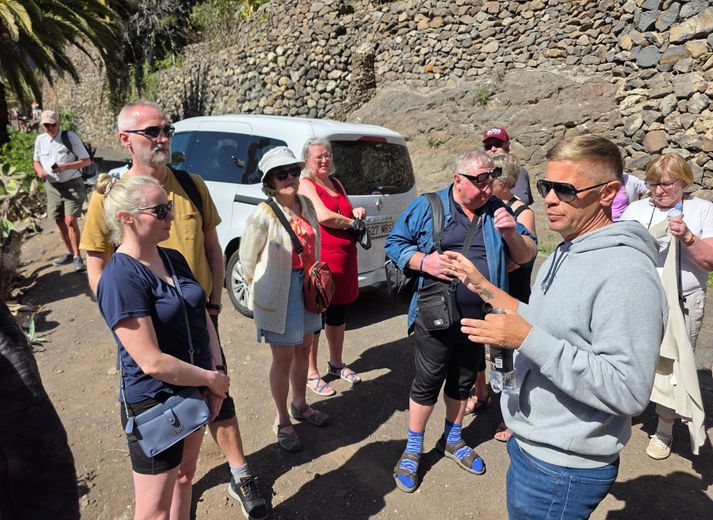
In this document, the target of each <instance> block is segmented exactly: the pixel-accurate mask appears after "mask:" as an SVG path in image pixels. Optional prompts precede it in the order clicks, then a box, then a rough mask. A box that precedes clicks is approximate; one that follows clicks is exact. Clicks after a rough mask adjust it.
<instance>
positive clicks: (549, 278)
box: [540, 242, 572, 294]
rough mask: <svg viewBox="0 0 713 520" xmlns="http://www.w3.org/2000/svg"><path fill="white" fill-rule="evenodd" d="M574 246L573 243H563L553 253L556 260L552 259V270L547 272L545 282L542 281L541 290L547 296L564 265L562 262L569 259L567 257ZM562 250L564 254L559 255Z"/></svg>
mask: <svg viewBox="0 0 713 520" xmlns="http://www.w3.org/2000/svg"><path fill="white" fill-rule="evenodd" d="M571 246H572V242H562V243H561V244H559V245H558V246H557V247H556V248H555V250H554V252H553V253H552V254H553V255H554V258H553V259H552V263H551V264H550V268H549V269H548V271H547V274H546V275H545V278H544V280H542V283H541V284H540V289H542V293H543V294H547V291H548V290H549V288H550V286H551V285H552V282H554V281H555V276H557V271H558V270H559V268H560V266H561V265H562V262H564V261H565V259H566V258H567V255H568V254H569V248H570V247H571ZM560 248H562V254H561V255H559V257H558V255H557V253H558V251H559V250H560Z"/></svg>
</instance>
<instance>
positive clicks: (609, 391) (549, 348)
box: [446, 135, 666, 520]
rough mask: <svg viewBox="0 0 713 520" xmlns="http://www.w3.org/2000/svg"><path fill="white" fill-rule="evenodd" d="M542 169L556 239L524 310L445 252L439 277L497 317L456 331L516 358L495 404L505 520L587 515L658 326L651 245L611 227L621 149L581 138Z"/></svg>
mask: <svg viewBox="0 0 713 520" xmlns="http://www.w3.org/2000/svg"><path fill="white" fill-rule="evenodd" d="M547 160H548V162H547V166H546V170H545V178H544V179H540V180H539V181H537V190H538V192H539V193H540V195H541V196H542V197H543V198H544V202H545V209H546V211H547V220H548V221H549V226H550V229H551V230H552V231H556V232H558V233H559V234H560V235H562V238H563V240H564V241H563V242H562V243H561V244H560V245H559V246H557V249H555V251H554V252H553V253H552V255H550V257H549V258H548V259H547V261H546V262H545V263H544V264H543V265H542V267H541V268H540V271H539V273H538V274H537V278H536V280H535V283H534V285H533V287H532V295H531V297H530V303H529V304H525V303H522V302H518V301H517V300H515V299H513V298H511V297H510V296H508V295H507V294H506V293H505V292H503V291H501V290H500V289H499V288H498V287H496V286H495V285H494V284H493V283H491V282H492V280H491V281H488V280H487V277H486V276H484V275H481V274H480V273H481V272H482V271H481V269H480V267H479V266H477V264H476V265H473V263H472V262H470V261H469V260H467V259H465V258H464V257H463V256H462V255H458V254H457V253H447V256H448V257H449V259H450V260H452V261H453V264H452V270H450V269H446V273H447V274H457V275H458V276H459V278H460V279H461V280H462V281H463V282H464V284H465V285H467V286H468V288H470V289H471V290H472V291H474V292H475V293H476V294H479V295H480V296H481V297H482V298H483V300H485V301H486V302H488V303H490V304H491V305H493V306H495V307H499V308H501V309H504V310H505V314H489V315H488V316H487V317H486V318H485V320H473V319H464V320H463V321H462V324H463V325H464V326H463V332H465V333H467V334H469V339H470V340H471V341H473V342H475V343H488V344H490V345H497V346H499V347H503V348H510V349H517V355H516V356H515V364H514V368H515V380H516V384H515V389H514V390H512V391H509V392H506V393H505V394H504V395H503V399H502V400H501V408H502V412H503V417H504V419H505V422H506V423H507V425H508V426H509V427H510V428H511V429H512V431H513V434H514V436H513V437H512V438H511V439H510V441H509V442H508V453H509V455H510V467H509V469H508V473H507V508H508V516H509V518H510V520H517V519H525V518H538V519H540V518H542V519H545V518H572V519H575V518H589V515H590V514H591V513H592V511H593V510H594V509H595V508H596V507H597V504H599V502H600V501H601V500H602V499H603V498H604V497H605V496H606V494H607V493H608V492H609V489H610V488H611V486H612V484H613V483H614V481H615V480H616V476H617V472H618V469H619V452H620V451H621V450H622V449H623V448H624V446H625V445H626V442H627V441H628V440H629V437H630V436H631V417H632V416H634V415H638V414H640V413H641V412H642V411H643V410H644V409H645V408H646V405H647V404H648V402H649V396H650V395H651V388H652V385H653V379H654V371H655V367H656V361H657V359H658V352H659V345H660V343H661V339H662V337H663V330H664V324H665V323H666V321H665V315H666V303H665V299H664V294H663V289H662V288H661V283H660V281H659V276H658V274H657V273H656V260H657V256H658V255H657V249H658V248H657V246H656V241H655V240H654V239H653V238H652V237H651V235H650V234H649V233H648V231H647V230H646V229H645V228H644V227H643V226H642V225H640V224H639V223H637V222H617V223H616V224H614V225H612V221H611V208H610V206H611V203H612V200H613V199H614V197H615V196H616V194H617V191H618V190H619V186H620V183H621V178H622V171H623V161H622V158H621V153H620V152H619V149H618V148H617V147H616V145H615V144H614V143H612V142H611V141H609V140H608V139H605V138H603V137H599V136H595V135H582V136H578V137H575V138H572V139H569V140H567V141H561V142H560V143H558V144H557V145H555V146H554V147H553V148H552V149H550V150H549V151H548V152H547ZM479 271H480V272H479Z"/></svg>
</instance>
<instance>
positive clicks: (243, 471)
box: [230, 462, 252, 483]
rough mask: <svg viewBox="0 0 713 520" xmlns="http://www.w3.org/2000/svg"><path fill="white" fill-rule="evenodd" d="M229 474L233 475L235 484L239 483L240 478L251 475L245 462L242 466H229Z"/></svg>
mask: <svg viewBox="0 0 713 520" xmlns="http://www.w3.org/2000/svg"><path fill="white" fill-rule="evenodd" d="M230 473H231V474H232V475H233V478H234V479H235V481H236V482H237V483H240V479H241V478H245V477H249V476H250V475H252V473H250V468H249V467H248V463H247V462H246V463H245V464H243V465H242V466H236V467H233V466H230Z"/></svg>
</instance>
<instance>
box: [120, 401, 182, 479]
mask: <svg viewBox="0 0 713 520" xmlns="http://www.w3.org/2000/svg"><path fill="white" fill-rule="evenodd" d="M157 397H158V396H157ZM164 397H165V398H161V397H158V399H145V400H144V401H140V402H138V403H132V404H129V405H128V406H129V410H131V413H132V415H134V416H136V415H139V414H140V413H141V412H144V411H146V410H148V409H149V408H151V407H152V406H154V405H156V404H158V403H159V402H162V401H165V400H166V399H168V398H169V397H170V395H168V394H164ZM119 407H120V408H121V427H122V428H126V410H125V409H124V403H119ZM126 439H127V441H128V444H129V457H130V458H131V468H132V469H133V470H134V471H135V472H136V473H140V474H142V475H158V474H160V473H166V472H167V471H170V470H172V469H173V468H175V467H177V466H178V465H179V464H180V463H181V460H183V439H181V440H180V441H178V442H177V443H176V444H174V445H173V446H171V447H170V448H168V449H166V450H164V451H162V452H161V453H159V454H158V455H156V456H155V457H147V456H146V454H145V453H144V452H143V450H142V449H141V446H139V441H137V440H136V435H134V434H133V433H127V434H126Z"/></svg>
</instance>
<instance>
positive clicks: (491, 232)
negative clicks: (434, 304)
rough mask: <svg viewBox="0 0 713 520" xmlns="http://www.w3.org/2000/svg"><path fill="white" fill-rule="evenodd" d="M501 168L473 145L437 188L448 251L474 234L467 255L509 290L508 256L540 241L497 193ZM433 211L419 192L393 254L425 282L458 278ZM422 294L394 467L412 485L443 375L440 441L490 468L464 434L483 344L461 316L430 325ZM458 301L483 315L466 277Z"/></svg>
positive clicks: (474, 468)
mask: <svg viewBox="0 0 713 520" xmlns="http://www.w3.org/2000/svg"><path fill="white" fill-rule="evenodd" d="M498 175H499V171H498V170H495V165H494V164H493V161H492V160H491V159H490V157H489V156H488V155H487V154H485V153H482V152H467V153H465V154H463V155H461V156H459V157H458V158H457V159H456V161H455V173H454V174H453V183H452V184H451V185H450V186H448V187H447V188H445V189H443V190H441V191H439V192H438V196H439V197H440V199H441V201H442V203H443V209H444V211H443V212H444V217H445V218H444V226H443V239H442V242H441V245H442V249H443V251H462V250H463V249H464V248H463V246H464V244H465V243H466V242H467V241H468V240H467V239H466V237H467V236H468V235H469V234H470V235H471V237H472V238H471V241H470V243H471V245H470V247H469V248H468V250H467V253H466V254H467V257H468V258H469V259H470V260H472V261H473V262H474V263H475V265H477V266H478V267H479V268H480V269H482V272H485V273H488V278H489V279H490V280H491V281H493V283H495V284H496V285H497V286H498V287H502V288H504V289H505V290H507V279H508V277H507V265H508V261H509V260H511V261H512V262H514V263H516V264H524V263H527V262H529V261H530V260H532V259H533V258H534V257H535V255H536V254H537V248H536V245H535V242H534V240H533V239H532V237H530V236H529V233H528V231H527V230H526V229H525V228H524V227H523V226H522V225H520V224H518V223H517V221H516V220H515V218H514V217H513V215H512V213H511V212H510V211H509V209H508V208H507V207H506V206H505V204H503V203H502V202H501V201H500V200H499V199H498V198H497V197H494V196H493V195H492V183H493V179H494V178H495V177H497V176H498ZM432 216H433V215H432V212H431V206H430V204H429V202H428V201H427V199H426V198H425V197H418V198H416V199H415V200H414V201H413V202H412V203H411V205H409V207H408V208H407V209H406V211H405V212H404V213H403V214H402V215H401V217H400V218H399V220H398V222H396V224H395V226H394V229H393V230H392V232H391V234H390V235H389V236H388V238H387V239H386V254H387V255H388V256H389V257H390V258H391V259H392V260H393V261H394V262H395V263H396V264H397V265H398V266H399V267H400V268H401V269H402V270H403V269H411V270H413V271H416V272H419V273H420V276H419V282H418V287H419V289H420V288H421V287H425V286H427V285H431V284H438V283H444V282H445V283H450V280H451V276H449V275H447V274H446V272H445V270H446V269H447V268H448V267H449V265H450V261H448V260H447V259H446V257H445V255H444V254H440V253H439V252H438V251H436V250H435V246H434V243H433V239H432V236H433V218H432ZM471 227H472V232H471ZM469 232H470V233H469ZM417 296H418V291H417V292H416V293H415V294H414V296H413V297H412V299H411V306H410V308H409V314H408V327H409V332H411V331H413V335H414V343H415V368H416V374H415V377H414V380H413V383H412V385H411V392H410V400H409V422H408V426H409V429H408V442H407V445H406V450H405V451H404V453H403V455H402V456H401V458H400V459H399V461H398V463H397V464H396V467H395V468H394V479H395V481H396V485H397V486H398V487H399V489H401V490H402V491H405V492H407V493H411V492H413V491H415V490H416V488H417V487H418V474H417V472H418V462H419V458H420V455H421V453H422V451H423V434H424V431H425V428H426V423H427V422H428V419H429V417H430V416H431V413H432V412H433V407H434V405H435V404H436V401H437V400H438V394H439V392H440V389H441V386H443V383H444V381H445V389H444V401H445V406H446V424H445V430H444V433H443V437H441V439H440V440H439V441H438V447H439V449H441V450H442V451H443V453H444V454H445V455H446V456H447V457H448V458H451V459H453V460H454V461H455V462H456V463H457V464H458V465H459V466H460V467H461V468H462V469H464V470H466V471H468V472H470V473H474V474H481V473H483V472H484V471H485V463H484V462H483V459H482V458H480V457H479V456H478V454H477V453H476V452H475V451H474V450H473V449H472V448H471V447H469V446H467V445H466V444H465V442H464V441H463V440H462V439H461V425H462V423H463V415H464V413H465V406H466V401H467V399H468V395H469V392H470V389H471V388H472V386H473V383H474V382H475V378H476V375H477V373H478V372H479V371H482V370H484V369H485V356H484V349H483V345H477V346H476V347H475V348H474V347H473V345H472V344H470V343H469V342H468V339H467V337H466V336H465V335H464V334H463V333H461V331H460V325H459V324H458V323H457V322H456V323H454V324H453V325H452V326H451V327H449V328H447V329H442V330H429V329H428V328H427V324H426V323H424V320H423V319H422V316H421V314H420V313H419V311H418V306H417ZM457 302H458V307H459V309H460V311H461V313H462V315H463V316H469V317H481V316H482V304H483V300H482V299H481V297H480V296H479V295H476V294H474V293H472V292H471V291H469V290H468V289H467V288H465V287H464V286H463V285H462V284H458V287H457Z"/></svg>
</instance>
